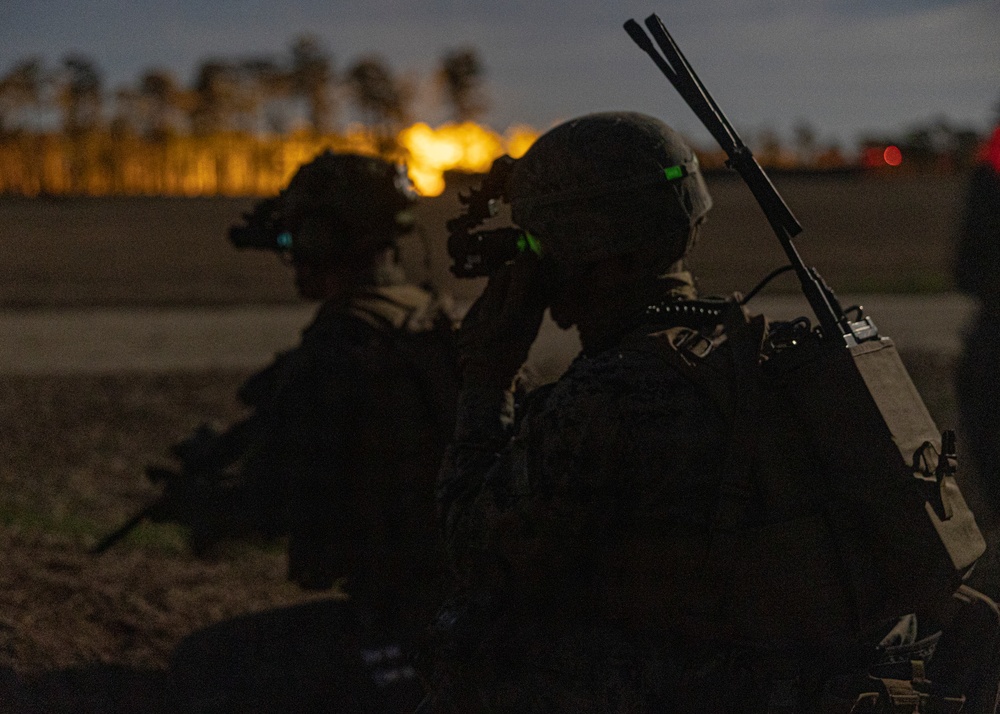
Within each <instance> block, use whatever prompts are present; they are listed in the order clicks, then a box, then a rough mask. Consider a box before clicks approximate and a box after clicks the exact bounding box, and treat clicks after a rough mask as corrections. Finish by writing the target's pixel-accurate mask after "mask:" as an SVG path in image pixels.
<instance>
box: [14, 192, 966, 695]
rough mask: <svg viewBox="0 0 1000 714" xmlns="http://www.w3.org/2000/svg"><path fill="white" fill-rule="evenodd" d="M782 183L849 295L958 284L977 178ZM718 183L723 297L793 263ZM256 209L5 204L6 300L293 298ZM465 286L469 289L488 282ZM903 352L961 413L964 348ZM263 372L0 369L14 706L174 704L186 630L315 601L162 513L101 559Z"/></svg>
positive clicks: (950, 408)
mask: <svg viewBox="0 0 1000 714" xmlns="http://www.w3.org/2000/svg"><path fill="white" fill-rule="evenodd" d="M777 183H778V185H779V187H780V188H781V189H782V191H783V192H784V193H785V196H786V199H787V200H788V203H789V204H790V205H791V206H792V208H793V210H794V211H795V212H796V213H797V214H798V216H799V219H800V220H801V222H802V223H803V224H804V225H805V226H806V233H805V234H804V235H803V237H802V239H801V240H800V241H799V246H800V249H801V251H802V253H803V254H804V255H805V256H806V258H807V260H808V261H809V262H811V263H815V264H817V265H818V266H820V268H821V272H823V274H824V276H825V277H826V278H827V279H828V281H830V282H831V284H833V285H834V286H835V287H836V288H837V289H838V290H839V291H842V292H853V291H858V292H863V291H875V290H906V289H909V290H939V289H944V288H947V287H948V286H949V285H950V280H949V278H948V265H949V262H950V250H951V236H952V232H953V221H954V218H955V215H956V213H957V205H958V200H959V194H960V187H961V183H960V180H959V179H955V178H930V179H928V178H925V179H917V178H913V179H909V178H904V179H899V180H893V181H884V182H880V181H875V180H872V179H864V178H857V177H855V178H840V179H803V178H791V177H786V178H784V179H782V178H779V179H778V181H777ZM712 189H713V193H714V195H715V198H716V209H715V211H714V212H713V216H712V221H711V223H710V224H709V226H708V228H707V230H706V233H705V236H704V238H703V241H702V244H701V246H700V247H699V250H698V252H697V254H696V256H695V260H694V264H695V267H696V268H698V269H699V270H700V272H701V273H702V275H703V287H704V288H705V289H706V290H707V291H710V292H715V291H723V292H725V291H728V290H731V289H742V290H747V289H749V287H750V284H745V283H744V282H743V281H744V280H746V281H749V282H750V283H752V282H753V281H754V280H755V278H756V277H758V276H760V275H763V274H764V273H765V272H766V271H767V270H769V269H770V268H771V267H774V266H775V265H777V264H778V263H779V262H781V256H780V255H779V254H778V253H777V250H776V249H775V248H773V246H771V244H770V241H771V240H772V239H771V238H770V236H769V234H768V233H767V228H766V225H765V224H764V223H763V219H758V218H757V216H756V213H753V214H751V215H753V216H754V217H753V218H751V219H746V220H743V219H742V218H741V216H742V215H743V212H744V211H746V210H749V209H750V208H752V206H750V204H749V201H750V199H749V195H748V193H746V190H745V189H744V188H743V187H742V186H741V185H739V184H738V183H736V182H732V181H728V180H714V181H713V182H712ZM249 203H250V202H249V201H246V200H191V201H184V200H178V199H107V200H93V199H90V200H84V199H55V200H45V201H25V200H19V199H10V198H4V199H0V307H3V308H7V309H13V308H26V307H43V306H45V307H58V306H77V307H79V306H108V305H119V306H129V305H147V306H157V305H161V306H162V305H190V306H196V305H206V304H214V305H218V304H226V305H229V304H254V303H262V302H263V303H283V302H290V301H292V300H293V299H294V295H293V293H292V291H291V288H290V285H289V281H288V275H287V272H286V271H285V270H284V269H283V268H282V266H280V265H278V264H277V261H276V259H275V258H274V257H273V256H269V255H254V254H234V253H233V251H232V250H231V248H230V247H229V245H228V244H227V243H226V241H225V240H224V237H223V236H224V230H225V227H226V225H227V224H228V223H229V222H231V221H232V220H234V218H235V217H236V216H237V215H238V214H239V212H240V211H241V210H244V209H245V208H246V207H247V206H248V205H249ZM454 209H455V199H454V196H453V195H450V196H446V197H445V198H443V199H438V200H436V201H432V202H431V201H429V202H427V203H426V204H425V206H424V207H423V209H422V210H423V211H425V216H424V220H425V222H426V224H427V225H428V226H429V230H428V236H429V241H430V242H431V243H433V244H434V248H433V250H432V251H431V257H430V261H429V268H425V261H424V257H423V255H424V254H423V252H422V247H421V244H420V241H417V240H411V242H410V243H409V244H408V246H407V247H406V253H405V255H406V257H407V260H408V261H409V262H410V263H411V264H412V265H413V268H414V272H415V273H416V274H418V275H421V273H420V271H422V270H425V269H426V272H425V273H424V275H428V276H431V277H432V278H434V279H435V280H436V281H438V282H444V281H445V280H446V272H445V271H446V264H447V262H446V258H445V256H444V253H443V248H442V245H441V242H440V238H441V233H442V231H441V228H440V226H441V225H442V224H443V220H444V219H445V218H446V217H447V216H448V215H449V214H450V213H452V212H453V211H454ZM741 236H745V237H746V242H745V243H739V242H738V240H739V239H740V237H741ZM733 275H738V276H739V280H734V279H732V278H731V277H728V276H733ZM421 277H423V275H422V276H421ZM454 287H455V288H456V292H458V293H459V295H460V296H461V295H462V294H463V293H464V294H465V295H471V294H473V293H474V292H475V290H476V289H477V287H478V286H477V284H475V283H472V284H459V285H454ZM779 287H780V286H779ZM904 358H905V359H906V361H907V363H908V365H909V366H910V368H911V370H912V372H913V375H914V378H915V380H916V381H917V382H918V386H919V387H920V388H921V390H922V392H923V394H924V396H925V399H926V400H927V402H928V405H929V406H930V408H931V410H932V412H933V413H934V416H935V417H936V419H937V420H938V422H939V423H941V424H943V425H946V424H954V423H955V405H954V396H953V393H952V391H951V387H950V374H951V369H952V366H953V365H952V358H950V357H943V356H941V355H936V354H930V353H914V354H906V355H904ZM245 376H246V373H245V372H234V371H228V372H210V373H206V372H199V373H170V374H108V375H97V376H65V377H58V378H57V377H51V376H37V377H15V376H11V375H0V418H2V421H0V423H2V424H3V426H4V428H3V429H2V430H0V714H5V713H6V712H18V713H20V712H67V713H68V712H74V713H79V712H112V711H113V712H156V711H168V710H169V708H168V707H167V706H166V705H165V704H164V701H165V700H164V699H163V691H164V679H163V673H162V668H163V666H164V664H165V662H166V658H167V656H168V654H169V652H170V650H171V648H172V647H173V645H174V644H176V642H177V641H178V640H179V639H180V638H181V637H183V636H184V635H185V634H187V633H189V632H191V631H192V630H195V629H197V628H199V627H202V626H204V625H207V624H209V623H212V622H216V621H219V620H221V619H224V618H226V617H228V616H231V615H235V614H238V613H243V612H247V611H251V610H258V609H263V608H266V607H270V606H275V605H280V604H284V603H290V602H296V601H300V600H302V599H304V596H303V595H302V594H300V593H299V592H298V591H296V590H295V589H294V588H291V587H290V586H288V585H286V584H285V583H284V577H283V568H284V560H283V555H282V552H281V549H280V547H271V548H268V549H260V548H253V547H246V548H243V549H239V550H238V551H234V552H230V553H228V554H227V556H226V557H222V558H220V559H218V560H215V561H213V562H201V561H198V560H196V559H194V558H192V557H191V556H190V555H188V554H187V553H186V551H185V549H184V542H183V536H182V534H181V533H180V532H179V531H177V530H176V529H173V528H171V527H170V526H163V525H150V526H143V527H141V528H140V529H139V530H138V531H137V532H136V533H135V534H134V536H133V537H131V538H129V539H128V540H126V541H125V542H123V543H121V544H120V545H119V547H117V548H116V549H114V550H112V551H109V552H108V553H106V554H105V555H103V556H101V557H99V558H94V557H91V556H88V555H87V554H86V549H87V548H88V547H90V546H92V545H93V544H94V543H95V542H96V540H97V539H98V538H99V537H100V536H101V535H102V534H104V533H106V532H107V531H109V530H110V529H112V528H113V527H114V526H116V525H117V524H118V523H120V522H121V521H122V520H124V519H125V518H126V517H127V516H128V515H130V514H131V513H132V512H133V511H135V510H136V509H138V508H139V507H141V506H142V505H144V503H145V502H146V501H147V500H148V499H150V498H152V497H153V496H155V494H156V489H155V488H154V487H153V486H151V485H150V484H148V483H147V482H146V480H145V478H144V476H143V467H144V466H145V465H146V464H147V463H150V462H163V461H164V455H165V453H166V449H167V447H168V445H169V444H170V443H171V442H173V441H174V440H176V439H177V438H178V437H180V436H182V435H184V434H185V433H187V432H188V431H190V430H191V429H192V428H193V427H194V426H196V425H197V424H198V423H200V422H201V421H205V420H218V421H220V422H227V421H230V420H232V419H234V418H236V417H237V416H238V415H239V409H238V407H237V405H236V404H235V401H234V399H233V396H232V395H233V393H234V391H235V389H236V387H237V385H238V384H239V383H240V381H241V380H242V379H243V378H244V377H245Z"/></svg>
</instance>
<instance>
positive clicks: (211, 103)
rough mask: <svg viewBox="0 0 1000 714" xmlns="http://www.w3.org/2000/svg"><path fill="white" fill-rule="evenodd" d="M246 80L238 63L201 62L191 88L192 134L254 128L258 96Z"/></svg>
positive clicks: (223, 61) (244, 73) (224, 61)
mask: <svg viewBox="0 0 1000 714" xmlns="http://www.w3.org/2000/svg"><path fill="white" fill-rule="evenodd" d="M246 77H247V74H246V72H245V71H244V69H243V68H242V67H241V66H240V65H239V64H238V63H233V62H230V61H226V60H219V59H212V60H206V61H204V62H202V64H201V65H200V66H199V68H198V73H197V75H196V77H195V82H194V87H193V88H192V92H193V95H194V96H193V99H192V102H191V130H192V132H193V133H195V134H199V135H208V134H214V133H217V132H220V131H228V130H233V129H237V130H243V131H254V130H255V129H256V126H255V122H256V108H257V96H256V94H255V90H254V89H253V88H252V87H251V86H250V85H249V84H248V82H247V81H246Z"/></svg>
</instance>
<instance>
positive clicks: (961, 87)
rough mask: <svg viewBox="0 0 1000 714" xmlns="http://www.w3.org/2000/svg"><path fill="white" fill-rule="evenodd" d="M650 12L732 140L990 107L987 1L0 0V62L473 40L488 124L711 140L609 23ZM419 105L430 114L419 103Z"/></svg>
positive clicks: (992, 13)
mask: <svg viewBox="0 0 1000 714" xmlns="http://www.w3.org/2000/svg"><path fill="white" fill-rule="evenodd" d="M653 12H655V13H657V14H658V15H660V17H661V18H662V19H663V20H664V22H665V23H666V25H667V27H668V29H669V30H670V32H671V33H672V34H673V36H674V38H675V39H676V40H677V42H678V44H679V45H680V47H681V49H682V50H683V51H684V53H685V54H686V55H687V57H688V59H689V60H690V61H691V63H692V64H693V65H694V67H695V69H696V70H697V71H698V73H699V74H700V75H701V78H702V80H703V81H704V82H705V84H706V85H707V86H708V88H709V90H711V91H712V92H713V94H714V95H715V97H716V99H717V101H718V103H719V104H720V106H721V107H722V109H723V110H724V111H725V112H726V114H727V115H728V116H729V118H730V120H731V121H732V123H733V124H735V125H736V127H737V129H739V130H741V131H743V132H745V133H748V134H749V133H752V132H755V131H757V130H759V129H762V128H764V127H773V128H774V129H776V130H778V131H780V132H782V133H783V134H785V135H786V136H787V133H788V132H789V130H790V128H791V127H792V126H793V125H794V124H796V123H797V122H799V121H802V120H805V121H808V122H810V123H811V124H812V125H813V126H814V127H815V129H816V130H817V132H818V134H819V137H820V138H821V139H824V140H826V139H837V140H839V141H841V142H844V143H845V144H847V145H851V144H853V142H854V141H856V139H857V138H858V137H859V136H860V135H862V134H866V133H876V134H879V133H881V134H884V133H892V132H897V131H900V130H904V129H905V128H906V127H908V126H912V125H914V124H917V123H921V122H927V121H929V120H932V119H934V118H936V117H939V116H947V117H948V118H950V119H951V120H952V121H954V122H955V123H958V124H966V125H970V126H971V127H973V128H975V129H977V130H984V129H985V128H986V127H987V126H988V125H989V123H990V122H991V121H992V120H993V119H994V118H995V112H994V108H995V106H996V105H997V103H998V101H1000V2H998V0H877V1H876V0H739V1H738V2H736V1H733V0H669V1H667V0H661V1H660V2H650V1H648V0H646V1H643V2H637V1H633V0H622V1H620V2H614V1H612V0H572V1H570V0H555V1H548V2H546V1H544V0H512V1H507V2H505V1H503V0H496V1H495V2H487V1H477V0H466V1H465V2H462V1H461V0H383V1H381V2H363V1H359V0H356V1H353V2H352V1H348V0H286V1H285V2H276V1H275V0H211V1H210V2H206V1H205V0H88V1H87V2H79V1H74V0H0V73H2V72H6V71H7V70H9V69H10V68H11V66H12V65H13V64H14V62H16V61H18V60H21V59H25V58H26V57H29V56H39V57H41V58H42V59H43V60H44V61H45V62H46V63H48V64H49V65H53V66H54V65H55V64H57V63H58V62H59V61H60V60H61V58H62V57H64V56H65V55H66V54H68V53H71V52H74V53H83V54H86V55H88V56H90V57H91V58H92V59H94V60H95V61H96V63H97V65H98V67H99V68H100V69H101V70H102V71H103V74H104V78H105V82H106V84H107V86H108V87H109V88H112V89H113V88H115V87H117V86H120V85H123V84H134V83H135V82H136V80H137V78H138V77H139V75H140V74H141V73H142V72H143V71H144V70H146V69H149V68H154V67H162V68H168V69H170V70H172V71H173V72H174V74H175V75H176V76H177V77H178V79H179V80H181V81H182V82H183V83H185V84H186V83H189V82H190V81H191V79H192V77H193V75H194V73H195V69H196V67H197V64H198V62H199V61H201V60H203V59H206V58H209V57H220V58H227V59H235V58H241V57H246V56H251V55H268V54H269V55H275V56H277V57H279V58H281V57H283V56H284V55H285V54H286V52H287V48H288V46H289V44H290V42H291V40H292V39H293V38H294V37H296V36H297V35H301V34H303V33H311V34H314V35H316V36H317V37H318V38H319V39H320V40H321V42H322V43H323V45H324V46H325V48H326V49H327V50H328V51H329V52H330V53H331V54H332V55H333V58H334V63H335V67H336V69H340V70H342V69H344V68H345V67H346V66H348V65H349V64H350V63H352V62H353V61H354V60H356V59H358V58H359V57H360V56H362V55H364V54H370V53H376V54H379V55H382V56H383V57H384V58H385V59H386V60H387V61H388V62H389V63H390V64H391V65H392V66H393V68H394V69H395V70H396V71H398V72H405V71H410V72H413V73H414V74H415V75H416V76H418V77H424V78H426V77H428V76H429V75H430V73H431V71H432V69H433V67H434V65H435V63H436V61H437V60H438V58H440V56H441V55H442V54H443V52H444V51H446V50H448V49H453V48H456V47H460V46H472V47H475V48H476V49H477V50H478V51H479V53H480V56H481V57H482V59H483V61H484V63H485V65H486V67H487V70H488V77H487V89H488V92H489V96H490V98H491V102H492V108H491V110H490V113H489V114H488V115H487V117H486V121H487V123H489V124H491V125H492V126H493V127H494V128H496V129H500V130H502V129H504V128H506V127H507V126H508V125H511V124H515V123H528V124H531V125H533V126H535V127H537V128H539V129H545V128H547V127H549V126H551V125H552V124H553V123H555V122H557V121H559V120H561V119H566V118H569V117H572V116H575V115H578V114H583V113H587V112H592V111H602V110H609V109H630V110H637V111H643V112H647V113H650V114H655V115H657V116H659V117H661V118H663V119H665V120H666V121H667V122H668V123H671V124H673V125H674V126H676V127H677V128H679V129H681V130H682V131H684V132H686V133H687V134H688V135H689V136H690V137H691V138H692V139H694V140H695V141H697V142H705V143H707V142H710V138H709V137H708V135H707V133H705V132H704V130H702V129H701V128H700V125H699V124H698V123H697V120H696V119H694V117H693V115H692V114H691V112H690V111H689V110H688V108H687V107H686V105H684V104H683V102H682V101H681V100H680V99H679V98H678V97H677V95H676V93H675V92H674V90H673V88H671V87H670V85H669V84H668V83H667V81H666V80H665V79H664V78H663V77H662V76H661V75H660V74H659V72H658V71H657V70H656V68H655V66H654V65H653V64H652V62H651V61H650V60H649V58H648V57H646V55H645V54H643V53H642V52H641V51H640V50H639V49H638V48H637V47H636V46H635V45H634V44H633V43H632V41H631V40H630V39H629V37H628V35H626V33H625V32H624V30H623V29H622V23H623V22H624V21H625V20H626V19H628V18H630V17H634V18H636V19H637V20H639V21H640V22H641V21H642V20H643V19H644V18H645V17H646V16H647V15H649V14H650V13H653ZM426 96H429V93H427V95H426ZM419 114H420V116H419V118H422V119H425V120H429V121H431V122H436V121H440V120H441V119H443V118H444V117H443V116H442V115H441V114H440V110H439V109H438V108H437V107H436V106H435V105H432V104H431V103H430V102H429V101H425V103H424V105H423V106H421V107H419Z"/></svg>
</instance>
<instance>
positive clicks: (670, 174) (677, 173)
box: [663, 164, 688, 181]
mask: <svg viewBox="0 0 1000 714" xmlns="http://www.w3.org/2000/svg"><path fill="white" fill-rule="evenodd" d="M663 175H664V176H666V177H667V181H676V180H677V179H682V178H684V177H685V176H687V175H688V172H687V167H686V166H684V165H683V164H677V165H676V166H668V167H667V168H665V169H663Z"/></svg>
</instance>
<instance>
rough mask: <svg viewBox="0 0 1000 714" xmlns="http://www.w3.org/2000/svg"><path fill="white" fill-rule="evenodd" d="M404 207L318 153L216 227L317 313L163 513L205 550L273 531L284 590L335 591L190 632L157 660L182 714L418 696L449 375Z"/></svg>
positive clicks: (447, 427) (440, 321)
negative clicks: (417, 640)
mask: <svg viewBox="0 0 1000 714" xmlns="http://www.w3.org/2000/svg"><path fill="white" fill-rule="evenodd" d="M413 201H414V194H413V193H412V189H411V187H410V184H409V180H408V179H407V177H406V174H405V171H404V170H403V169H402V168H401V167H396V166H393V165H391V164H389V163H387V162H385V161H382V160H380V159H376V158H370V157H364V156H357V155H349V154H333V153H329V152H327V153H324V154H322V155H320V156H319V157H318V158H316V159H315V160H313V161H312V162H310V163H308V164H306V165H305V166H303V167H302V168H300V169H299V171H298V172H297V173H296V174H295V176H294V177H293V178H292V180H291V182H290V183H289V185H288V187H287V188H286V189H284V190H283V191H282V192H281V193H280V195H279V196H277V197H276V198H274V199H268V200H267V201H264V202H261V204H259V205H258V206H257V207H256V209H255V211H254V212H253V213H251V214H248V216H247V225H245V226H242V227H236V228H234V229H233V230H232V231H231V238H232V240H233V242H234V243H235V244H237V245H238V246H241V247H257V248H269V249H273V250H277V251H280V252H281V253H283V254H284V255H286V256H287V257H288V259H289V261H290V262H291V265H292V266H293V268H294V270H295V283H296V286H297V287H298V290H299V293H300V294H301V295H302V297H304V298H306V299H309V300H319V301H321V302H322V304H321V306H320V308H319V311H318V313H317V315H316V318H315V320H314V322H313V323H312V324H311V325H310V326H309V327H308V328H307V329H306V330H305V331H304V332H303V335H302V341H301V343H300V344H299V346H298V347H296V348H295V349H293V350H291V351H290V352H287V353H285V354H283V355H281V356H280V357H279V358H278V359H277V360H276V362H275V363H274V364H273V365H271V366H270V367H269V368H268V369H266V370H264V371H263V372H261V373H260V374H258V375H255V376H254V377H252V378H251V379H250V380H249V381H248V382H247V383H246V384H245V385H244V387H243V388H242V390H241V392H240V397H241V398H242V399H243V401H245V402H246V403H247V404H248V405H250V406H251V407H253V409H254V413H253V415H252V416H251V417H250V418H249V419H248V420H247V421H246V422H243V423H241V424H238V425H236V426H235V427H234V429H231V430H230V431H228V432H226V433H224V434H221V435H218V434H214V433H213V432H211V431H206V430H203V431H202V433H201V436H196V437H194V438H192V439H189V440H188V441H187V442H185V443H184V444H182V445H181V446H180V448H178V452H179V455H180V456H181V457H182V458H183V461H184V469H183V470H182V472H181V473H180V474H176V475H174V476H173V477H168V478H167V480H166V486H167V501H168V504H169V503H170V495H171V489H173V493H175V494H176V497H175V498H174V499H173V502H172V503H173V506H172V508H167V509H166V510H167V511H168V512H167V513H166V514H165V517H176V518H178V519H179V520H182V521H185V522H189V523H192V525H193V526H194V537H195V545H196V547H197V548H198V549H199V550H203V551H204V550H208V549H210V548H211V547H212V545H213V544H214V543H215V542H217V541H219V540H223V539H225V538H228V537H233V536H242V535H253V534H263V535H266V536H279V535H284V534H287V535H288V538H289V542H288V577H289V579H290V580H292V581H294V582H295V583H298V584H299V585H300V586H302V587H303V588H305V589H308V590H325V589H329V588H332V587H333V586H334V585H339V587H340V590H341V591H342V592H343V593H344V595H345V596H346V597H338V598H329V599H324V600H319V601H313V602H309V603H307V604H303V605H299V606H296V607H291V608H284V609H279V610H274V611H270V612H265V613H259V614H252V615H247V616H244V617H241V618H237V619H235V620H231V621H227V622H223V623H220V624H218V625H216V626H213V627H210V628H208V629H206V630H203V631H201V632H197V633H195V634H194V635H192V636H190V637H189V638H188V639H187V640H185V641H184V642H182V643H181V644H180V646H179V647H178V648H177V650H176V653H175V655H174V658H173V664H172V677H173V681H174V684H175V685H176V687H175V688H176V692H177V695H178V698H179V699H180V701H181V704H182V705H183V706H184V707H186V708H187V709H188V710H190V711H198V712H250V711H252V712H272V711H273V712H278V711H280V712H288V711H331V712H348V711H349V712H369V711H370V712H375V711H377V712H387V711H406V710H408V709H410V708H412V707H413V706H414V705H415V704H416V702H418V701H419V699H420V695H421V691H420V686H419V684H418V682H417V680H416V678H415V676H414V671H413V668H412V666H411V664H410V661H409V658H408V655H409V649H410V645H411V640H412V637H413V635H414V633H416V632H418V631H419V630H420V629H421V628H422V626H423V625H424V624H425V623H426V621H427V619H428V618H429V615H430V614H431V613H432V612H433V610H434V608H435V606H436V605H438V604H439V603H440V600H441V582H442V578H441V570H440V565H439V562H440V559H439V549H438V538H437V532H436V522H435V517H434V496H433V490H434V485H433V483H434V477H435V474H436V472H437V469H438V467H439V464H440V459H441V454H442V451H443V448H444V444H445V442H446V440H447V438H448V435H450V432H451V429H452V424H453V417H454V400H455V395H456V393H457V392H456V390H457V386H456V385H457V380H456V376H455V373H456V372H455V363H454V351H453V348H452V343H453V340H452V335H451V324H450V320H449V318H448V316H447V315H446V314H445V312H444V311H443V310H442V308H441V306H440V304H439V302H438V301H437V300H436V299H435V297H434V296H433V295H432V294H430V293H429V292H428V291H426V290H424V289H421V288H419V287H417V286H415V285H412V284H410V283H408V282H406V280H405V277H404V275H403V273H402V270H401V268H400V266H399V264H398V262H397V259H396V239H397V237H398V236H399V235H401V234H403V233H405V232H407V231H408V230H410V229H411V228H412V214H411V212H410V209H411V206H412V203H413ZM186 504H187V505H189V506H190V508H191V509H192V510H193V511H194V512H195V515H194V517H193V518H187V517H186V516H187V515H190V514H185V513H184V509H185V505H186Z"/></svg>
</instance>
